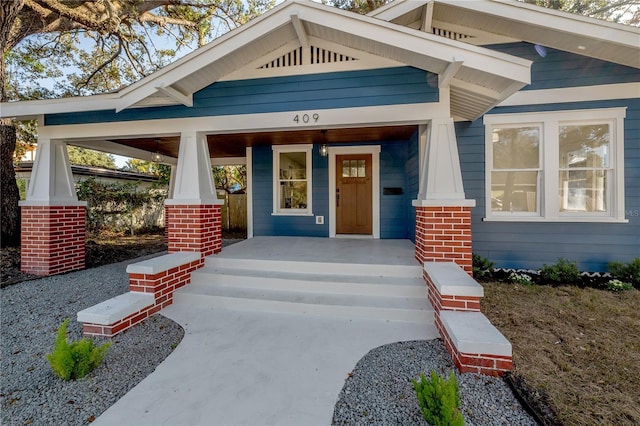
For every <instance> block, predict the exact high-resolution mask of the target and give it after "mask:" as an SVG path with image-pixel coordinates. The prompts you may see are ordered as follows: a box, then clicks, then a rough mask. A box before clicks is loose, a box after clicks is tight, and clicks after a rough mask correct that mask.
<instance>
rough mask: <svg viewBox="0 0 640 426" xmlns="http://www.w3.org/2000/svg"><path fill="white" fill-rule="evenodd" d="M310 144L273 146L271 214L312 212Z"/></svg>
mask: <svg viewBox="0 0 640 426" xmlns="http://www.w3.org/2000/svg"><path fill="white" fill-rule="evenodd" d="M312 151H313V145H311V144H304V145H274V146H273V214H275V215H278V214H281V215H312V211H313V210H312V209H311V201H312V200H311V189H312V183H311V175H312V168H311V154H312Z"/></svg>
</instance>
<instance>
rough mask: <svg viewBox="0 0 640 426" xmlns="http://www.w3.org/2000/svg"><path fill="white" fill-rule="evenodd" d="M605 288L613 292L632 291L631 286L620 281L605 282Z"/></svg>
mask: <svg viewBox="0 0 640 426" xmlns="http://www.w3.org/2000/svg"><path fill="white" fill-rule="evenodd" d="M606 286H607V290H609V291H615V292H619V291H627V290H633V286H632V285H631V284H629V283H625V282H623V281H620V280H610V281H609V282H607V284H606Z"/></svg>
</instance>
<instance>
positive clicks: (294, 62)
mask: <svg viewBox="0 0 640 426" xmlns="http://www.w3.org/2000/svg"><path fill="white" fill-rule="evenodd" d="M309 53H310V55H309V58H310V61H311V64H329V63H332V62H347V61H356V60H357V59H356V58H352V57H351V56H347V55H341V54H340V53H336V52H332V51H330V50H327V49H322V48H320V47H314V46H309ZM298 65H303V63H302V47H299V48H297V49H294V50H292V51H291V52H288V53H285V54H284V55H282V56H280V57H279V58H276V59H274V60H273V61H270V62H267V63H266V64H264V65H262V66H261V67H258V69H268V68H285V67H295V66H298Z"/></svg>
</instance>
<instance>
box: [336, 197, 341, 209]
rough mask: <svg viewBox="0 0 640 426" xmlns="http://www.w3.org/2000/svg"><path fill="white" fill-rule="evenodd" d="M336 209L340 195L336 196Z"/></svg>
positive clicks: (338, 205)
mask: <svg viewBox="0 0 640 426" xmlns="http://www.w3.org/2000/svg"><path fill="white" fill-rule="evenodd" d="M336 207H340V194H336Z"/></svg>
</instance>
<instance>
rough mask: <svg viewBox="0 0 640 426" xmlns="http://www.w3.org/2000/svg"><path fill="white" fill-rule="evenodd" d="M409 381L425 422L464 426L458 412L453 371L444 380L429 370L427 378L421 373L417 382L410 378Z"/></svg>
mask: <svg viewBox="0 0 640 426" xmlns="http://www.w3.org/2000/svg"><path fill="white" fill-rule="evenodd" d="M411 383H412V384H413V388H414V389H415V391H416V396H417V397H418V404H419V405H420V409H421V411H422V417H423V418H424V419H425V420H426V421H427V423H429V424H430V425H431V426H464V418H463V417H462V413H460V389H459V388H458V381H457V380H456V376H455V375H454V374H453V371H452V372H450V373H449V379H446V380H445V379H444V378H443V377H441V376H439V375H438V374H436V372H435V371H433V370H431V375H430V378H429V379H427V377H426V376H425V375H424V373H422V375H421V377H420V381H419V382H418V381H417V380H415V379H411Z"/></svg>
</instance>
